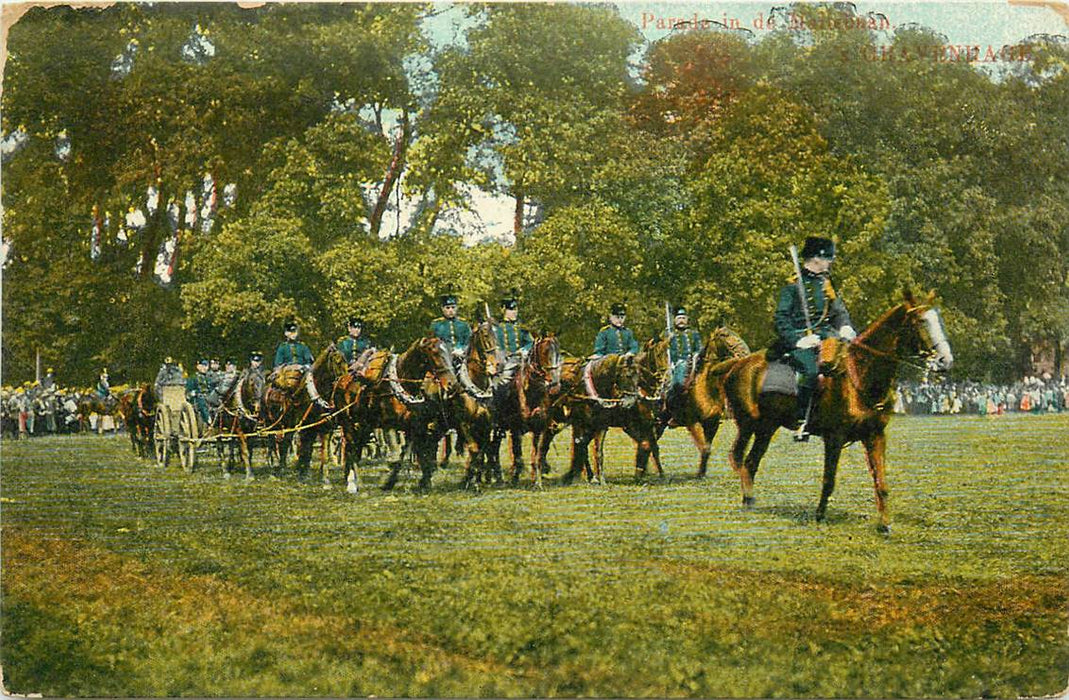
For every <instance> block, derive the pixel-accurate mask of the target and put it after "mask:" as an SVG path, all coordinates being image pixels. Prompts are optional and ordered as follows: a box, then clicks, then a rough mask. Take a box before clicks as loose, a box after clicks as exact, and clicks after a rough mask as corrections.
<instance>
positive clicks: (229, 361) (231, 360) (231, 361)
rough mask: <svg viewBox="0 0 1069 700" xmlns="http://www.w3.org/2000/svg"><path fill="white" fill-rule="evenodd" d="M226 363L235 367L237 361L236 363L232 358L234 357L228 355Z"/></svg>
mask: <svg viewBox="0 0 1069 700" xmlns="http://www.w3.org/2000/svg"><path fill="white" fill-rule="evenodd" d="M226 364H228V365H234V366H235V367H237V365H238V363H237V362H236V361H235V360H234V358H233V357H228V358H226Z"/></svg>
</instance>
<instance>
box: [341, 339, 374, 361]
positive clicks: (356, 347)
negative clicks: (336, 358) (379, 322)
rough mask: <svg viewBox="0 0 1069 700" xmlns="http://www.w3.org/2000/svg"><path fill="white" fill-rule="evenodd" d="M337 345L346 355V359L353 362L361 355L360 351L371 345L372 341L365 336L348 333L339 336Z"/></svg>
mask: <svg viewBox="0 0 1069 700" xmlns="http://www.w3.org/2000/svg"><path fill="white" fill-rule="evenodd" d="M336 345H337V347H338V351H339V352H341V354H342V355H343V356H344V357H345V361H346V362H352V361H353V360H354V359H355V358H357V357H360V353H362V352H364V351H365V350H367V349H368V348H370V347H371V341H370V340H368V339H367V338H365V337H364V336H360V337H359V338H354V337H352V336H351V335H346V336H342V337H341V338H338V342H337V343H336Z"/></svg>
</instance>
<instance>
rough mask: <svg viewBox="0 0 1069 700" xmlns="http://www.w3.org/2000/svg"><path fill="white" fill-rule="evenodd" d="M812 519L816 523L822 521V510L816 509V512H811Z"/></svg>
mask: <svg viewBox="0 0 1069 700" xmlns="http://www.w3.org/2000/svg"><path fill="white" fill-rule="evenodd" d="M813 520H814V521H816V522H818V523H822V522H824V511H822V510H818V511H817V512H816V513H814V514H813Z"/></svg>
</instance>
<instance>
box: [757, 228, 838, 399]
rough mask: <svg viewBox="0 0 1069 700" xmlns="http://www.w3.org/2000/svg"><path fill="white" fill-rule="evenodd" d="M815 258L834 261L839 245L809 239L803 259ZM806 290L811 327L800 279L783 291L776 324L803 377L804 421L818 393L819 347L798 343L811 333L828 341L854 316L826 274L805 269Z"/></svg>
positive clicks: (781, 342) (783, 347) (780, 341)
mask: <svg viewBox="0 0 1069 700" xmlns="http://www.w3.org/2000/svg"><path fill="white" fill-rule="evenodd" d="M812 257H820V258H825V259H828V260H831V259H833V258H834V257H835V244H834V243H833V242H832V241H830V240H828V239H826V238H818V237H810V238H807V239H806V242H805V247H804V248H803V249H802V258H803V259H806V260H808V259H809V258H812ZM802 286H803V288H804V290H805V297H806V306H807V307H808V313H809V323H810V327H809V328H807V327H806V310H805V309H803V306H802V300H801V297H800V294H799V290H798V281H797V278H793V279H792V281H791V283H790V284H787V285H785V286H784V287H783V288H782V289H780V293H779V300H778V301H777V303H776V314H775V317H774V320H773V324H774V326H775V329H776V336H777V338H778V342H777V346H776V347H777V349H778V350H779V351H780V352H781V353H786V354H789V355H790V360H791V364H792V365H793V366H794V368H795V370H796V371H798V372H799V373H800V375H801V376H800V377H799V382H798V413H799V420H801V419H803V418H804V415H805V410H806V407H807V406H808V404H809V401H810V399H811V397H812V396H813V392H814V391H815V390H816V386H817V374H818V372H819V367H818V353H819V347H813V348H799V347H797V343H798V341H799V340H800V339H801V338H802V337H803V336H805V335H807V333H808V332H809V331H810V330H811V331H812V332H813V333H814V334H816V335H817V336H818V337H820V338H821V339H824V338H831V337H835V336H837V335H838V331H839V329H840V328H842V327H844V326H851V325H852V324H851V322H850V314H849V313H848V312H847V310H846V306H845V305H844V304H843V301H842V299H840V298H839V295H838V294H837V293H836V292H835V288H834V287H833V286H832V283H831V280H830V279H829V278H828V275H827V274H826V273H822V274H817V273H814V272H812V271H810V270H808V269H806V268H805V267H803V268H802Z"/></svg>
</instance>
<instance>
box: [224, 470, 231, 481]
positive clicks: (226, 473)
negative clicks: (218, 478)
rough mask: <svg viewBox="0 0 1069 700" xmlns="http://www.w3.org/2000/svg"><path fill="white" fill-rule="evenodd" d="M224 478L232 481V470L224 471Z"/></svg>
mask: <svg viewBox="0 0 1069 700" xmlns="http://www.w3.org/2000/svg"><path fill="white" fill-rule="evenodd" d="M223 478H224V479H226V480H227V481H230V472H223Z"/></svg>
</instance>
